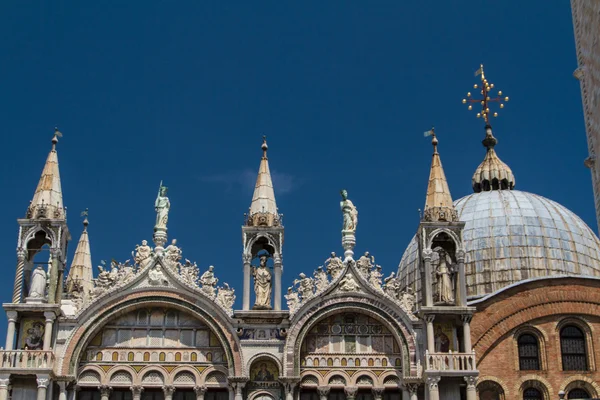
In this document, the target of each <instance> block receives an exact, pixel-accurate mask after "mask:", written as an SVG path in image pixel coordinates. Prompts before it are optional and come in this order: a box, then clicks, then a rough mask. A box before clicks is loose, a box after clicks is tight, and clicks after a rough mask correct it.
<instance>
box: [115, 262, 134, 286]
mask: <svg viewBox="0 0 600 400" xmlns="http://www.w3.org/2000/svg"><path fill="white" fill-rule="evenodd" d="M134 277H135V271H134V270H133V266H132V265H131V264H130V263H129V260H127V261H125V262H124V263H123V264H119V272H118V274H117V281H118V282H119V283H121V284H125V283H127V282H129V281H130V280H132V279H133V278H134Z"/></svg>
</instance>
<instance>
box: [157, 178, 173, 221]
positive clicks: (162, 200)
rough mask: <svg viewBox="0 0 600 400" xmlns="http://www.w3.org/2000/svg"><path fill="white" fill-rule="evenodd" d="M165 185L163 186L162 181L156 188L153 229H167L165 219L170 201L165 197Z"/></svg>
mask: <svg viewBox="0 0 600 400" xmlns="http://www.w3.org/2000/svg"><path fill="white" fill-rule="evenodd" d="M167 190H168V188H167V187H166V186H163V184H162V181H161V182H160V186H159V188H158V196H157V197H156V201H155V202H154V210H155V211H156V225H154V230H158V229H164V230H166V229H167V221H168V220H169V209H170V208H171V203H170V202H169V198H168V197H167Z"/></svg>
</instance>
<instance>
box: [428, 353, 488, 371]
mask: <svg viewBox="0 0 600 400" xmlns="http://www.w3.org/2000/svg"><path fill="white" fill-rule="evenodd" d="M425 368H426V370H427V371H442V372H444V371H447V372H462V371H475V370H476V369H477V366H476V364H475V352H470V353H458V352H452V351H449V352H448V353H429V351H426V352H425Z"/></svg>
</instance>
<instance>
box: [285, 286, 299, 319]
mask: <svg viewBox="0 0 600 400" xmlns="http://www.w3.org/2000/svg"><path fill="white" fill-rule="evenodd" d="M293 290H294V288H292V287H289V288H288V291H287V294H286V295H285V296H284V297H285V299H286V300H287V305H288V310H290V315H293V314H295V313H296V311H298V308H300V298H299V297H298V293H296V292H294V291H293Z"/></svg>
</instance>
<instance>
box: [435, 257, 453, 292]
mask: <svg viewBox="0 0 600 400" xmlns="http://www.w3.org/2000/svg"><path fill="white" fill-rule="evenodd" d="M436 252H437V253H438V256H439V257H438V264H437V268H436V270H435V275H436V277H437V296H436V303H440V304H454V284H453V279H452V276H453V274H454V270H453V268H452V259H451V258H450V256H449V255H448V253H446V250H444V249H443V248H441V247H440V248H438V249H437V250H436Z"/></svg>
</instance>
